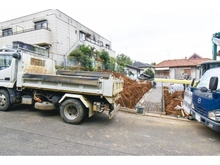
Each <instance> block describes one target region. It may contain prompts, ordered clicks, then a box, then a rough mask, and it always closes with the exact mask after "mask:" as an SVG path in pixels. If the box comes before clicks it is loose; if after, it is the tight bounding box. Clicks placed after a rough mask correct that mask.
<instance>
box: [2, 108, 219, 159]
mask: <svg viewBox="0 0 220 165" xmlns="http://www.w3.org/2000/svg"><path fill="white" fill-rule="evenodd" d="M0 155H1V156H5V155H12V156H14V155H16V156H17V155H18V156H21V155H22V156H31V155H34V156H35V155H38V156H42V155H46V156H50V155H52V156H56V155H65V156H95V155H99V156H129V155H132V156H153V155H156V156H175V155H179V156H182V155H184V156H192V155H193V156H196V155H215V156H219V155H220V133H217V132H214V131H212V130H211V129H209V128H207V127H206V126H204V125H202V124H200V123H198V122H196V121H182V120H174V119H167V118H158V117H150V116H144V115H140V114H131V113H126V112H118V114H116V116H115V117H114V118H113V119H111V120H109V119H108V117H107V115H106V114H104V113H103V114H97V115H95V116H93V117H91V118H89V119H87V120H86V121H84V122H83V123H81V124H79V125H71V124H66V123H64V122H63V121H62V119H61V117H60V116H59V112H56V111H47V112H46V111H38V110H34V109H30V108H28V107H23V108H16V109H14V110H11V111H9V112H0Z"/></svg>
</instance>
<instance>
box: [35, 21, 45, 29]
mask: <svg viewBox="0 0 220 165" xmlns="http://www.w3.org/2000/svg"><path fill="white" fill-rule="evenodd" d="M34 28H35V30H38V29H47V28H48V22H47V20H43V21H39V22H35V25H34Z"/></svg>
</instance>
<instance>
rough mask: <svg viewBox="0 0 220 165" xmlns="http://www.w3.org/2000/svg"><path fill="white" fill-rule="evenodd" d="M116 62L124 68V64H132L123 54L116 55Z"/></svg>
mask: <svg viewBox="0 0 220 165" xmlns="http://www.w3.org/2000/svg"><path fill="white" fill-rule="evenodd" d="M116 61H117V63H118V64H119V65H122V66H125V65H126V64H129V65H131V64H132V60H131V59H130V57H128V56H126V55H124V54H119V55H117V57H116Z"/></svg>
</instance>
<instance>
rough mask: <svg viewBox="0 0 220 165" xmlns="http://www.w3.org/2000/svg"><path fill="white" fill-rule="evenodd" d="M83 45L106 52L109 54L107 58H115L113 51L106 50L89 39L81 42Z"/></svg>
mask: <svg viewBox="0 0 220 165" xmlns="http://www.w3.org/2000/svg"><path fill="white" fill-rule="evenodd" d="M83 43H84V44H85V45H90V46H92V47H95V48H96V49H97V50H98V51H102V50H105V51H106V52H108V53H109V56H110V57H115V56H116V53H115V51H113V50H111V49H109V48H106V47H104V46H103V45H102V44H100V43H98V42H95V41H93V40H91V39H89V38H86V40H84V41H83Z"/></svg>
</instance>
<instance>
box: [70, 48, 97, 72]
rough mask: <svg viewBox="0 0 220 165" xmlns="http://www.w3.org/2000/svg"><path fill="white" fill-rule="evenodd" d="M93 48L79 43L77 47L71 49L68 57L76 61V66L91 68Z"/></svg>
mask: <svg viewBox="0 0 220 165" xmlns="http://www.w3.org/2000/svg"><path fill="white" fill-rule="evenodd" d="M94 49H95V48H93V47H89V46H85V45H80V47H79V48H78V49H75V50H73V51H72V52H71V53H70V54H69V56H68V59H69V60H70V61H72V62H73V61H76V62H77V65H78V66H82V67H84V68H85V69H86V70H92V58H93V57H94V54H95V51H94Z"/></svg>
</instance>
